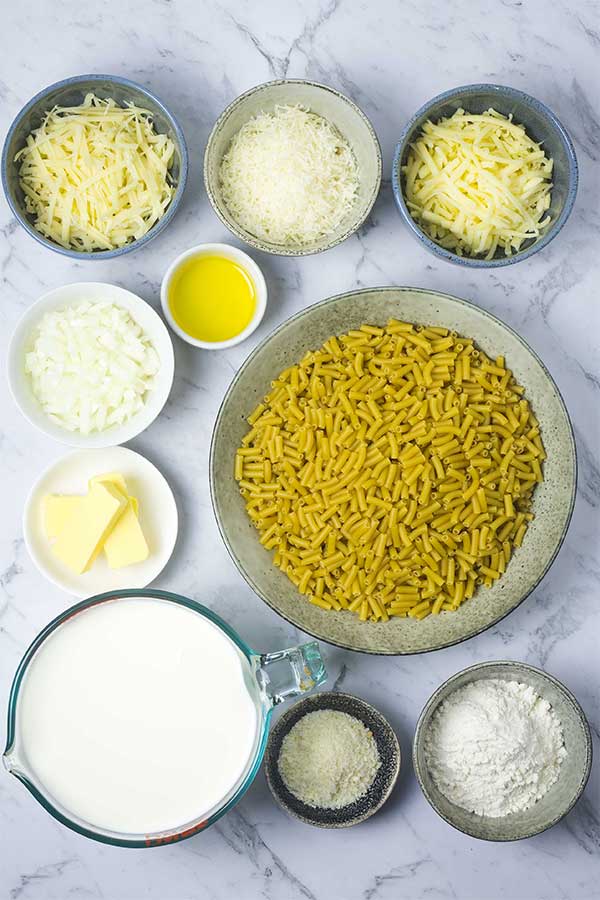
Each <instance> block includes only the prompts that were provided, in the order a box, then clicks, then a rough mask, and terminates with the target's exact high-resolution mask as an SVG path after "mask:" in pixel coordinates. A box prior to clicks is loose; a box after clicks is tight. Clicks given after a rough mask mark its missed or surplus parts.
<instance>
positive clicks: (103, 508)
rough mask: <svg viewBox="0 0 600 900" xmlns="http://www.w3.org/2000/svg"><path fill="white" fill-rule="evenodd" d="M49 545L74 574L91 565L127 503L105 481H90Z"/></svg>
mask: <svg viewBox="0 0 600 900" xmlns="http://www.w3.org/2000/svg"><path fill="white" fill-rule="evenodd" d="M79 499H80V502H79V504H78V505H77V507H76V508H75V510H74V511H73V515H72V516H70V517H69V519H68V521H67V522H66V523H65V526H64V528H63V529H62V530H61V532H60V533H59V535H58V537H57V539H56V542H55V543H54V545H53V547H52V552H53V553H54V555H55V556H56V557H57V558H58V559H59V560H60V561H61V562H63V563H64V564H65V565H66V566H68V567H69V569H72V571H73V572H75V573H76V574H77V575H81V574H82V573H83V572H85V571H86V569H87V568H88V567H89V566H90V565H91V564H92V562H93V561H94V559H95V558H96V556H97V555H98V553H99V552H100V550H101V549H102V547H103V545H104V542H105V540H106V538H107V537H108V535H109V534H110V532H111V530H112V528H113V527H114V526H115V525H116V523H117V521H118V519H119V517H120V516H121V514H122V513H123V511H124V510H125V507H126V506H127V504H128V501H127V499H126V498H125V497H124V496H123V494H122V493H121V492H120V491H119V490H118V489H117V488H116V487H115V486H114V485H113V484H110V483H107V482H98V483H95V484H92V485H91V487H90V490H89V492H88V493H87V494H86V496H85V497H82V498H79Z"/></svg>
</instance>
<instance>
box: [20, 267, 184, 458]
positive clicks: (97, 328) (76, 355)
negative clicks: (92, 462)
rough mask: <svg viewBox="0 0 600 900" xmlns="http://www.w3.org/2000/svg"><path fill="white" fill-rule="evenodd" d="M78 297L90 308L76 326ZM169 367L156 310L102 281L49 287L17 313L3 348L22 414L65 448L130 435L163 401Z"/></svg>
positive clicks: (171, 360) (112, 442)
mask: <svg viewBox="0 0 600 900" xmlns="http://www.w3.org/2000/svg"><path fill="white" fill-rule="evenodd" d="M82 304H83V305H88V304H89V305H90V307H91V308H92V314H91V315H88V314H87V312H85V311H84V310H82V313H81V315H82V321H81V324H80V325H78V324H77V322H76V321H75V312H76V311H78V310H81V309H82ZM60 314H62V315H60ZM94 319H95V320H96V323H98V324H97V325H95V324H94ZM63 322H64V326H63ZM41 329H43V333H42V331H41ZM98 335H100V337H98ZM40 338H41V339H42V345H40ZM107 342H108V344H107ZM142 345H143V346H142ZM49 357H50V358H51V360H52V373H51V374H49V373H48V365H46V364H45V363H44V359H46V360H47V359H48V358H49ZM119 357H120V358H121V359H122V360H123V365H122V366H121V365H119V364H118V362H119V360H118V358H119ZM101 369H102V371H100V370H101ZM174 371H175V357H174V354H173V345H172V343H171V338H170V336H169V332H168V330H167V328H166V326H165V324H164V323H163V321H162V319H161V318H160V316H159V315H158V314H157V313H156V312H155V311H154V310H153V309H152V307H151V306H150V305H149V304H148V303H146V301H144V300H142V298H141V297H138V296H137V295H136V294H133V293H132V292H131V291H128V290H125V288H122V287H119V286H118V285H114V284H105V283H103V282H77V283H74V284H66V285H63V286H62V287H58V288H55V289H54V290H52V291H48V293H46V294H44V295H43V296H42V297H40V298H39V300H37V301H36V303H34V304H33V306H31V307H30V308H29V309H28V310H27V312H26V313H25V314H24V315H23V316H22V318H21V319H20V321H19V322H18V324H17V327H16V328H15V331H14V333H13V336H12V339H11V342H10V346H9V350H8V383H9V387H10V391H11V394H12V396H13V399H14V401H15V403H16V405H17V406H18V407H19V409H20V411H21V413H22V414H23V415H24V416H25V418H26V419H27V420H28V421H29V422H30V423H31V424H32V425H34V426H35V427H36V428H38V429H39V430H40V431H42V432H44V434H46V435H48V437H51V438H53V439H54V440H56V441H59V442H60V443H62V444H67V445H69V446H71V447H80V448H89V449H97V448H100V447H113V446H117V445H118V444H124V443H126V442H127V441H130V440H131V439H132V438H134V437H136V436H137V435H138V434H140V432H142V431H144V430H145V429H146V428H147V427H148V426H149V425H150V424H151V423H152V422H153V421H154V419H156V417H157V416H158V414H159V413H160V411H161V410H162V408H163V406H164V405H165V403H166V401H167V398H168V396H169V393H170V391H171V386H172V384H173V375H174ZM65 373H66V376H65ZM79 373H81V381H78V380H77V376H78V375H79ZM69 376H70V377H69Z"/></svg>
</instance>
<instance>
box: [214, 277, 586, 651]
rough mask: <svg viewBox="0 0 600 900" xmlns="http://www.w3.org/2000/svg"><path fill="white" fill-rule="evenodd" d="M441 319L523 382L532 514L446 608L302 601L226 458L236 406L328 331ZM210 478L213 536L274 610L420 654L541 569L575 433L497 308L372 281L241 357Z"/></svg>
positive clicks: (508, 602) (493, 615)
mask: <svg viewBox="0 0 600 900" xmlns="http://www.w3.org/2000/svg"><path fill="white" fill-rule="evenodd" d="M392 317H394V318H398V319H403V320H405V321H409V322H415V323H421V324H427V325H434V326H444V327H446V328H449V329H451V330H452V329H453V330H455V331H457V332H458V333H459V334H462V335H464V336H465V337H471V338H474V339H475V341H476V343H477V344H478V345H479V346H480V347H481V348H482V349H483V350H484V351H485V352H486V353H487V354H488V355H489V356H490V357H492V358H495V357H496V356H498V354H504V356H505V357H506V363H507V367H508V368H509V369H511V370H512V371H513V373H514V375H515V377H516V379H517V381H518V382H519V384H521V385H523V387H524V388H525V396H526V397H527V398H528V400H529V401H530V403H531V405H532V407H533V411H534V413H535V415H536V416H537V417H538V419H539V423H540V430H541V436H542V440H543V442H544V445H545V448H546V452H547V457H548V458H547V460H546V461H545V463H544V481H543V483H542V484H541V485H539V486H538V488H537V490H536V492H535V495H534V500H533V512H534V514H535V519H534V521H533V522H532V523H531V525H530V527H529V529H528V531H527V534H526V536H525V540H524V541H523V546H522V547H520V548H518V549H517V550H516V551H515V553H514V555H513V557H512V559H511V561H510V564H509V565H508V567H507V570H506V572H505V573H504V574H503V575H502V577H501V578H499V579H498V581H496V582H495V583H494V585H493V587H491V588H489V589H486V588H480V589H479V590H478V591H477V592H476V594H475V596H474V598H473V599H472V600H470V601H469V602H468V603H464V604H463V605H462V606H461V607H460V609H459V610H458V611H456V612H442V613H440V614H439V615H437V616H428V617H427V618H426V619H423V620H422V621H416V620H415V619H410V618H397V617H396V618H394V619H393V621H390V622H360V621H359V620H358V618H357V616H355V615H354V614H352V613H349V612H347V611H340V612H334V611H331V610H324V609H320V608H319V607H317V606H314V605H313V604H312V603H310V602H309V601H308V600H307V599H306V598H305V597H303V595H302V594H300V593H299V591H298V589H297V588H296V586H295V585H294V584H293V583H292V582H291V581H290V580H289V579H288V578H287V576H286V575H285V574H284V573H283V572H281V571H280V570H279V569H278V568H276V567H275V566H274V565H273V563H272V561H271V553H270V552H268V551H267V550H265V548H264V547H263V546H262V545H261V544H260V542H259V535H258V532H257V530H256V529H255V528H254V527H253V525H252V524H251V522H250V520H249V518H248V515H247V513H246V510H245V507H244V501H243V498H242V496H241V495H240V492H239V489H238V485H237V482H236V481H235V479H234V477H233V467H234V457H235V453H236V450H237V448H238V447H239V446H240V443H241V440H242V437H243V436H244V434H245V433H246V431H247V430H248V426H247V424H246V417H247V416H248V415H249V414H250V413H251V412H252V410H253V409H254V408H255V406H256V405H257V404H258V403H259V402H260V400H262V398H263V397H264V396H265V394H266V393H268V391H269V390H270V387H271V382H272V381H273V379H274V378H276V377H277V376H278V375H279V373H280V372H281V371H283V369H285V368H287V367H288V366H292V365H295V364H296V363H298V362H299V360H300V359H301V358H302V357H303V356H304V354H305V353H306V352H307V351H308V350H316V349H317V348H318V347H320V346H321V345H322V344H323V343H324V341H326V340H328V339H329V338H330V337H331V335H339V334H343V333H345V332H347V331H348V330H350V329H353V328H358V327H360V325H362V324H365V323H368V324H371V325H385V324H386V322H387V321H388V320H389V319H390V318H392ZM210 486H211V494H212V501H213V506H214V510H215V515H216V518H217V522H218V525H219V529H220V531H221V535H222V537H223V540H224V541H225V544H226V546H227V549H228V550H229V553H230V554H231V557H232V559H233V561H234V562H235V564H236V565H237V567H238V569H239V570H240V572H241V573H242V575H243V576H244V578H245V579H246V581H247V582H248V584H249V585H250V587H252V588H253V590H254V591H255V592H256V593H257V594H258V595H259V596H260V597H262V599H263V600H264V601H265V602H266V603H267V604H268V605H269V606H270V607H271V608H272V609H273V610H275V612H277V613H278V614H279V615H281V616H283V617H284V618H285V619H287V620H288V621H289V622H291V623H292V624H293V625H295V626H296V627H297V628H300V629H301V630H302V631H305V632H308V634H312V635H314V636H315V637H317V638H319V639H320V640H324V641H328V642H329V643H332V644H337V645H338V646H340V647H346V648H347V649H349V650H363V651H365V652H367V653H384V654H405V653H423V652H425V651H427V650H437V649H440V648H441V647H448V646H450V645H451V644H456V643H458V642H459V641H464V640H466V639H467V638H471V637H474V635H476V634H479V633H480V632H481V631H483V630H484V629H486V628H489V627H490V626H491V625H494V624H495V623H496V622H498V621H499V620H500V619H502V618H503V617H504V616H506V615H508V613H510V612H511V611H512V610H513V609H516V607H517V606H518V605H519V604H520V603H521V602H522V601H523V600H524V599H525V598H526V597H528V596H529V594H530V593H531V592H532V591H533V590H534V588H535V587H536V586H537V585H538V584H539V582H540V581H541V580H542V578H543V577H544V575H545V574H546V572H547V571H548V569H549V568H550V566H551V564H552V562H553V560H554V558H555V557H556V554H557V553H558V551H559V549H560V546H561V544H562V542H563V539H564V537H565V534H566V531H567V528H568V525H569V521H570V519H571V513H572V510H573V503H574V499H575V487H576V458H575V442H574V439H573V431H572V428H571V423H570V421H569V416H568V414H567V411H566V409H565V406H564V403H563V401H562V398H561V396H560V394H559V392H558V389H557V387H556V385H555V383H554V381H553V380H552V378H551V376H550V374H549V372H548V371H547V369H546V368H545V366H544V364H543V363H542V362H541V360H540V359H538V357H537V356H536V355H535V353H534V352H533V351H532V350H531V349H530V348H529V347H528V346H527V344H526V343H525V341H524V340H523V339H522V338H521V337H519V335H518V334H516V333H515V332H514V331H512V330H511V329H510V328H509V327H508V326H507V325H505V324H504V323H503V322H501V321H500V320H499V319H497V318H495V317H494V316H492V315H490V313H488V312H486V311H485V310H482V309H479V308H478V307H477V306H475V305H474V304H472V303H468V302H467V301H465V300H459V299H458V298H457V297H451V296H449V295H448V294H440V293H437V292H435V291H426V290H422V289H419V288H408V287H406V288H397V287H388V288H372V289H367V290H362V291H351V292H349V293H347V294H339V295H338V296H337V297H331V298H330V299H329V300H324V301H323V302H322V303H317V304H315V305H314V306H310V307H308V308H307V309H304V310H302V312H300V313H298V314H297V315H295V316H293V317H292V318H291V319H288V321H287V322H284V323H283V325H280V326H279V328H277V329H276V330H275V331H274V332H273V333H272V334H271V335H269V337H268V338H267V339H266V340H265V341H263V343H262V344H261V345H260V346H259V347H258V348H257V349H256V350H255V351H254V352H253V353H252V354H251V355H250V356H249V357H248V359H247V360H246V362H245V363H244V365H243V366H242V367H241V369H240V370H239V371H238V373H237V375H236V376H235V378H234V379H233V382H232V384H231V386H230V388H229V390H228V391H227V394H226V395H225V399H224V400H223V404H222V406H221V409H220V410H219V413H218V416H217V420H216V424H215V429H214V433H213V440H212V447H211V457H210Z"/></svg>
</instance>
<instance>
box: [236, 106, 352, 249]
mask: <svg viewBox="0 0 600 900" xmlns="http://www.w3.org/2000/svg"><path fill="white" fill-rule="evenodd" d="M220 180H221V187H222V191H223V199H224V201H225V204H226V205H227V208H228V209H229V212H230V213H231V215H232V216H233V218H234V219H235V220H236V222H237V223H238V224H239V225H241V226H242V227H243V228H244V229H245V230H246V231H248V232H249V233H250V234H253V235H255V236H256V237H259V238H263V239H264V240H267V241H269V242H272V243H276V244H283V245H289V246H293V245H302V244H309V243H311V242H313V241H316V240H318V239H319V238H322V237H325V236H327V235H330V234H332V233H333V232H334V231H335V229H336V228H337V227H338V225H339V224H340V223H341V222H342V220H343V219H344V217H345V216H346V215H347V214H348V212H349V211H350V210H351V209H352V206H353V204H354V201H355V199H356V195H357V192H358V185H359V181H358V167H357V164H356V159H355V158H354V154H353V152H352V150H351V148H350V145H349V144H348V142H347V141H346V139H345V138H344V137H343V136H342V135H341V134H340V133H339V131H338V130H337V129H336V128H335V127H334V126H333V125H332V124H331V123H330V122H328V121H327V120H326V119H324V118H323V117H322V116H318V115H316V114H315V113H312V112H309V111H308V110H307V109H305V108H304V107H302V106H278V107H276V108H275V110H274V111H273V112H272V113H260V114H259V115H257V116H255V117H254V118H252V119H250V121H249V122H246V124H245V125H243V126H242V128H241V129H240V130H239V131H238V132H237V134H236V135H234V137H233V140H232V141H231V144H230V146H229V148H228V150H227V153H226V154H225V156H224V157H223V161H222V163H221V169H220Z"/></svg>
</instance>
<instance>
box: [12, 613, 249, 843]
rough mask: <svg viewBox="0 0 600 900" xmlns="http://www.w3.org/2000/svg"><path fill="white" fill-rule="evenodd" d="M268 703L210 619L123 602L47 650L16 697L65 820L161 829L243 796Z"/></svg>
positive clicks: (21, 735)
mask: <svg viewBox="0 0 600 900" xmlns="http://www.w3.org/2000/svg"><path fill="white" fill-rule="evenodd" d="M260 703H261V700H260V697H259V688H258V686H257V683H256V679H255V678H254V676H253V673H252V670H251V667H250V664H249V662H248V660H247V659H246V657H245V656H244V655H243V653H242V652H241V651H240V650H239V649H238V647H237V646H236V644H235V643H234V642H233V641H232V640H230V638H229V637H228V636H227V635H226V634H225V632H224V631H222V630H221V629H220V628H218V627H217V626H216V625H214V624H213V623H212V622H211V621H210V620H209V619H207V618H206V617H205V616H203V615H200V614H198V613H197V612H194V611H193V610H191V609H189V608H188V607H186V606H182V605H180V604H179V603H174V602H169V601H167V600H162V599H158V598H150V597H148V598H146V597H141V598H140V597H137V598H121V599H115V600H111V601H109V602H103V603H99V604H98V605H96V606H91V607H89V608H87V609H85V610H83V611H81V612H79V613H78V614H77V615H75V616H74V617H73V618H71V619H68V620H67V621H66V622H65V623H64V624H62V625H60V626H59V627H58V628H57V629H56V630H55V631H54V632H53V633H52V634H50V636H49V637H48V638H47V639H46V640H45V641H44V642H43V643H42V645H41V646H40V648H39V650H38V651H37V653H36V655H35V656H34V658H33V660H32V662H31V663H30V665H29V667H28V668H27V670H26V672H25V678H24V682H23V685H22V688H21V692H20V696H19V701H18V704H19V705H18V716H17V720H18V733H17V744H18V746H19V752H20V753H21V754H22V755H23V758H24V759H25V760H26V764H27V768H28V769H29V771H30V772H31V774H32V776H33V777H32V779H31V780H32V781H33V783H34V784H35V783H36V782H39V784H40V785H41V786H42V792H43V793H44V794H45V795H46V796H48V797H49V798H50V799H51V798H54V801H55V802H56V803H57V805H58V806H59V807H62V809H63V810H65V811H66V814H67V815H70V816H74V817H77V818H78V819H80V820H83V821H84V822H87V823H90V824H91V825H93V826H96V827H99V828H103V829H106V830H109V831H114V832H121V833H128V834H149V833H156V832H161V831H167V830H170V829H173V828H179V827H182V826H184V825H185V824H186V823H189V822H191V821H193V820H197V819H198V818H199V817H204V816H208V815H209V814H210V812H211V811H214V810H215V809H217V808H219V807H221V806H222V805H223V802H224V800H225V799H227V798H228V797H230V796H232V795H233V794H234V793H235V789H236V787H237V786H238V785H239V784H240V783H241V782H242V780H243V779H244V777H245V776H246V774H247V772H248V769H249V767H250V766H251V764H252V760H253V758H254V756H255V752H256V748H257V743H258V741H259V739H260V731H261V723H260V722H259V709H260Z"/></svg>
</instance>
